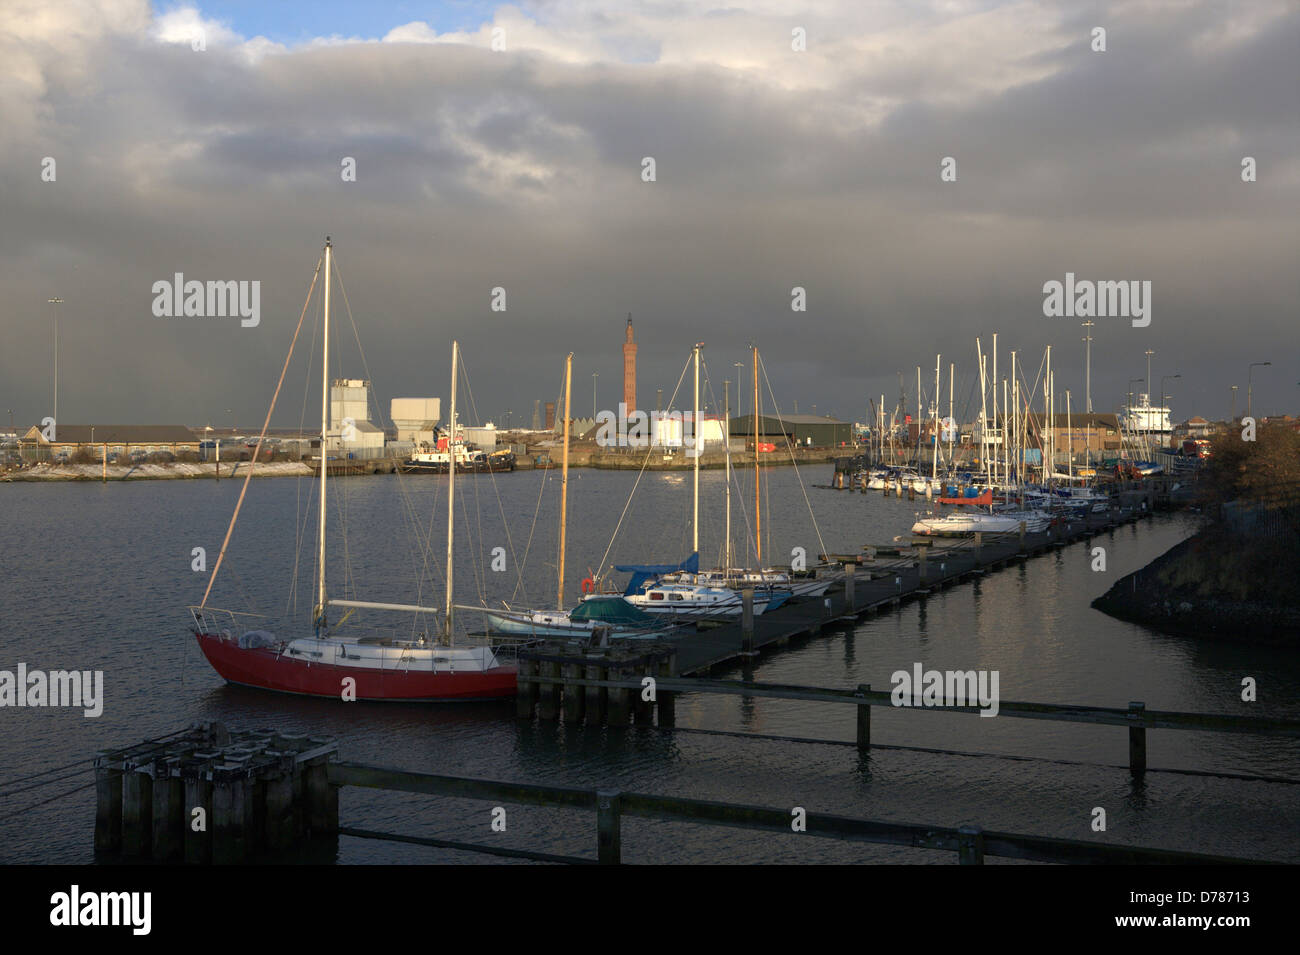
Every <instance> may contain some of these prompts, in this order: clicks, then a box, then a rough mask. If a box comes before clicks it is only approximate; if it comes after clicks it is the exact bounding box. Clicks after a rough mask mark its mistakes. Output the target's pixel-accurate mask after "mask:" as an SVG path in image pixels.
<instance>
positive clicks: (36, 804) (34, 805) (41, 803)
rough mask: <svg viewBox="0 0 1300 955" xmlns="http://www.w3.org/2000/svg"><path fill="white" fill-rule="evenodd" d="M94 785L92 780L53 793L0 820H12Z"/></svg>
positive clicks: (94, 781)
mask: <svg viewBox="0 0 1300 955" xmlns="http://www.w3.org/2000/svg"><path fill="white" fill-rule="evenodd" d="M95 784H96V780H93V779H92V780H91V781H90V782H88V783H86V784H85V785H84V786H77V787H76V788H75V789H69V790H66V791H65V792H61V793H55V794H54V795H53V796H50V797H49V798H48V799H42V800H40V801H39V802H34V803H31V804H30V805H27V806H23V808H21V809H15V810H14V811H13V812H9V813H5V814H4V815H3V816H0V820H3V819H12V818H13V817H14V816H21V815H22V814H23V813H25V812H29V811H31V810H33V809H36V808H37V807H39V806H44V805H45V804H46V803H51V802H54V800H56V799H62V798H63V797H64V796H71V795H72V794H73V793H79V792H81V791H82V790H83V789H89V788H90V787H91V786H94V785H95Z"/></svg>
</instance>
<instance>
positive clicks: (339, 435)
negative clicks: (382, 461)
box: [326, 378, 384, 458]
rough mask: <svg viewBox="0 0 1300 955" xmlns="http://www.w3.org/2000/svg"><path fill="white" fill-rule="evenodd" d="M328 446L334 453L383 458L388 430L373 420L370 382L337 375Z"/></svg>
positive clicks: (331, 394) (332, 389)
mask: <svg viewBox="0 0 1300 955" xmlns="http://www.w3.org/2000/svg"><path fill="white" fill-rule="evenodd" d="M326 446H327V448H328V450H329V452H330V454H331V455H338V456H341V457H352V458H379V457H383V455H384V429H383V428H381V427H379V426H378V425H376V424H373V423H371V421H370V382H368V381H363V380H361V379H360V378H336V379H335V380H334V383H333V384H332V385H331V386H330V428H329V434H328V436H327V441H326Z"/></svg>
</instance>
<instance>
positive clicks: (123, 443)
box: [21, 424, 199, 464]
mask: <svg viewBox="0 0 1300 955" xmlns="http://www.w3.org/2000/svg"><path fill="white" fill-rule="evenodd" d="M47 435H48V436H47ZM105 446H107V453H108V454H110V455H122V456H128V455H130V454H131V452H133V451H136V452H138V451H143V452H146V453H149V452H154V451H169V452H171V453H172V454H178V453H180V452H182V451H194V452H197V451H198V450H199V439H198V437H197V436H196V435H195V434H194V432H192V431H191V430H190V429H189V428H187V427H185V426H184V425H180V424H98V425H96V424H60V425H58V426H54V425H51V426H50V427H49V428H48V429H43V428H42V427H41V426H40V425H33V426H32V427H31V428H29V429H28V430H27V432H26V433H25V434H24V435H23V436H22V439H21V447H22V456H23V460H24V461H26V462H28V463H29V464H30V463H34V462H36V461H57V460H61V459H62V460H66V459H67V458H68V457H70V456H71V455H73V454H75V453H76V452H77V451H79V450H81V449H82V448H87V449H91V450H93V451H94V452H95V453H96V454H100V453H103V451H104V449H105Z"/></svg>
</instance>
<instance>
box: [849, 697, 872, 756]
mask: <svg viewBox="0 0 1300 955" xmlns="http://www.w3.org/2000/svg"><path fill="white" fill-rule="evenodd" d="M870 692H871V684H870V683H859V684H858V692H857V693H855V694H853V695H854V696H856V697H857V698H858V699H859V700H861V701H862V702H861V703H859V704H858V749H860V750H863V751H864V752H866V751H868V750H870V749H871V704H870V703H868V702H867V694H869V693H870Z"/></svg>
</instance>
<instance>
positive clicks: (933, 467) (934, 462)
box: [930, 355, 943, 481]
mask: <svg viewBox="0 0 1300 955" xmlns="http://www.w3.org/2000/svg"><path fill="white" fill-rule="evenodd" d="M942 357H943V356H942V355H935V356H934V414H933V415H931V417H932V418H933V420H934V424H933V430H934V454H933V455H932V456H931V459H930V478H931V480H932V481H937V480H938V479H939V366H940V359H941V358H942Z"/></svg>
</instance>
